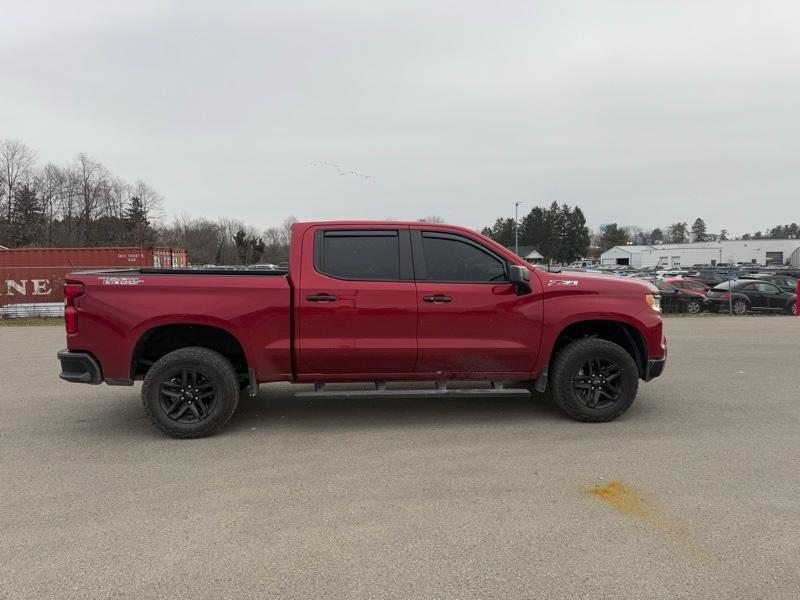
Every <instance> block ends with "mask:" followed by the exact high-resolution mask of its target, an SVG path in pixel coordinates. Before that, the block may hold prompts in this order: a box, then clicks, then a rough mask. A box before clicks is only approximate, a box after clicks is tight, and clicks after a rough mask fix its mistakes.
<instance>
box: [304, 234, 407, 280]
mask: <svg viewBox="0 0 800 600" xmlns="http://www.w3.org/2000/svg"><path fill="white" fill-rule="evenodd" d="M315 251H316V256H315V264H316V268H317V270H318V271H319V272H320V273H323V274H325V275H330V276H331V277H336V278H338V279H355V280H366V281H387V280H388V281H392V280H395V281H397V280H400V279H401V277H400V236H399V235H398V232H397V231H325V232H322V231H320V232H318V233H317V239H316V244H315Z"/></svg>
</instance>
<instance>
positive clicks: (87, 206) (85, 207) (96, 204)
mask: <svg viewBox="0 0 800 600" xmlns="http://www.w3.org/2000/svg"><path fill="white" fill-rule="evenodd" d="M75 166H76V168H77V171H78V176H79V181H78V184H79V186H80V188H79V191H80V197H79V201H80V208H79V212H80V218H81V225H82V226H83V236H84V242H85V243H86V245H87V246H90V245H92V242H93V241H94V236H93V232H92V220H93V219H94V218H95V217H96V216H97V215H98V212H99V210H100V208H101V206H102V204H101V203H102V201H103V200H104V199H105V198H107V195H106V194H107V192H108V187H109V173H108V170H107V169H106V168H105V167H104V166H103V165H101V164H100V163H99V162H97V161H96V160H93V159H91V158H89V157H88V156H86V155H85V154H79V155H78V158H77V160H76V165H75Z"/></svg>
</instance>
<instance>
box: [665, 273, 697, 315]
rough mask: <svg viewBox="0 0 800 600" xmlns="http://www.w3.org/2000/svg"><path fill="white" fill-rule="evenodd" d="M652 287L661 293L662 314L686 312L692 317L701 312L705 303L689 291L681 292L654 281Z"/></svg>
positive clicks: (668, 285)
mask: <svg viewBox="0 0 800 600" xmlns="http://www.w3.org/2000/svg"><path fill="white" fill-rule="evenodd" d="M653 285H654V286H656V287H657V288H658V291H659V292H661V310H662V311H664V312H687V313H690V314H693V315H696V314H699V313H701V312H703V308H704V306H705V302H704V301H703V298H702V297H701V296H698V295H697V294H696V293H694V292H690V291H689V290H682V289H678V288H677V287H674V286H672V285H670V284H668V283H665V282H664V281H659V280H656V281H654V282H653Z"/></svg>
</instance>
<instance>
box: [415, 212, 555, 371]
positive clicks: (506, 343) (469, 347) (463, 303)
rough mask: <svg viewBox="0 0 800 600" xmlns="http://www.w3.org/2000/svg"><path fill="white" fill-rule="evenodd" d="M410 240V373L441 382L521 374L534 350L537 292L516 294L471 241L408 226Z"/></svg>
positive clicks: (496, 263) (489, 254) (494, 260)
mask: <svg viewBox="0 0 800 600" xmlns="http://www.w3.org/2000/svg"><path fill="white" fill-rule="evenodd" d="M411 237H412V248H413V252H414V271H415V275H416V279H417V303H418V307H419V334H418V337H419V350H418V359H417V371H418V372H420V373H426V374H434V375H437V376H441V377H442V378H443V379H447V378H453V379H458V378H463V379H475V378H477V379H486V378H498V379H499V378H501V377H505V378H514V377H525V376H527V375H528V374H529V373H530V371H531V370H532V368H533V365H534V363H535V361H536V357H537V354H538V349H539V341H540V337H541V329H542V302H541V300H542V290H541V289H534V290H533V293H532V294H527V295H524V296H517V295H516V294H515V292H514V286H513V285H512V284H510V283H509V282H508V264H507V262H506V261H505V260H504V259H503V258H502V257H500V256H498V255H497V254H496V253H494V252H493V251H492V250H490V249H489V248H487V247H486V246H484V245H483V244H481V242H480V238H477V236H476V238H471V237H468V236H466V235H464V236H462V235H454V234H452V233H445V232H439V231H436V230H435V229H433V228H432V229H430V230H426V229H424V228H422V227H420V228H412V231H411ZM531 283H532V284H533V285H537V284H538V281H535V278H532V281H531Z"/></svg>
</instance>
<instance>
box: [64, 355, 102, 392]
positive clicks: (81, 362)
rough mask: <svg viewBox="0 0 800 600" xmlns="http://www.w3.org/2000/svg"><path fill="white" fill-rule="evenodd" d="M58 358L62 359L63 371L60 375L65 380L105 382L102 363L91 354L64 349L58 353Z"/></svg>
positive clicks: (93, 383) (94, 383)
mask: <svg viewBox="0 0 800 600" xmlns="http://www.w3.org/2000/svg"><path fill="white" fill-rule="evenodd" d="M58 360H59V361H61V373H59V374H58V376H59V377H60V378H61V379H63V380H64V381H70V382H72V383H91V384H92V385H97V384H99V383H102V382H103V374H102V372H101V371H100V365H99V364H97V361H96V360H95V359H94V357H93V356H92V355H91V354H88V353H86V352H70V351H69V350H62V351H61V352H59V353H58Z"/></svg>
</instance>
